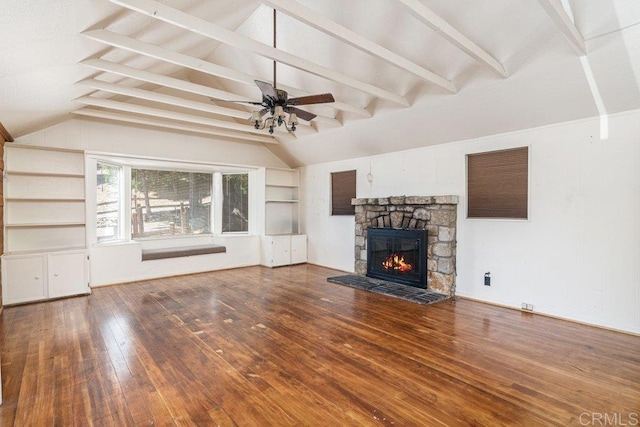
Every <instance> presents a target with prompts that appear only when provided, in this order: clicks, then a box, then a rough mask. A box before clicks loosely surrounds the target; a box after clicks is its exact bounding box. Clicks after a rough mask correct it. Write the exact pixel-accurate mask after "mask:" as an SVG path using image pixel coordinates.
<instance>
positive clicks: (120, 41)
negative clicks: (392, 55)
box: [82, 30, 368, 126]
mask: <svg viewBox="0 0 640 427" xmlns="http://www.w3.org/2000/svg"><path fill="white" fill-rule="evenodd" d="M82 34H83V35H84V36H86V37H89V38H91V39H92V40H95V41H98V42H100V43H104V44H106V45H109V46H113V47H117V48H120V49H125V50H128V51H130V52H134V53H138V54H140V55H144V56H148V57H150V58H154V59H158V60H160V61H165V62H169V63H171V64H175V65H179V66H182V67H186V68H190V69H192V70H196V71H200V72H203V73H206V74H210V75H212V76H217V77H222V78H225V79H229V80H233V81H237V82H241V83H245V84H248V85H251V86H253V87H256V85H255V83H254V80H260V79H259V78H256V77H253V76H251V75H249V74H246V73H243V72H239V71H235V70H232V69H230V68H227V67H223V66H221V65H217V64H214V63H212V62H207V61H204V60H202V59H199V58H194V57H192V56H188V55H185V54H182V53H178V52H173V51H171V50H168V49H164V48H161V47H158V46H155V45H152V44H149V43H145V42H141V41H139V40H136V39H132V38H130V37H127V36H123V35H121V34H117V33H113V32H111V31H108V30H92V31H85V32H84V33H82ZM281 88H283V87H282V86H281ZM285 90H286V89H285ZM233 96H234V98H235V99H237V98H238V96H237V95H235V94H234V95H233ZM333 105H334V104H332V106H333ZM364 111H365V113H368V112H367V111H366V110H364ZM316 120H318V121H324V122H325V123H327V124H330V125H331V126H342V123H340V122H339V121H338V120H336V119H334V118H333V117H326V116H318V118H317V119H316Z"/></svg>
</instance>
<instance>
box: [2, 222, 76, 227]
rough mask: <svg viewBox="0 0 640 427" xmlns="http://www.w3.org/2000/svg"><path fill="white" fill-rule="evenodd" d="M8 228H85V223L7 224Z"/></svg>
mask: <svg viewBox="0 0 640 427" xmlns="http://www.w3.org/2000/svg"><path fill="white" fill-rule="evenodd" d="M4 226H5V227H7V228H47V227H84V226H85V223H84V222H58V223H56V222H46V223H45V222H34V223H24V224H5V225H4Z"/></svg>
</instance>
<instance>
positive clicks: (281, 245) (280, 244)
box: [260, 234, 307, 267]
mask: <svg viewBox="0 0 640 427" xmlns="http://www.w3.org/2000/svg"><path fill="white" fill-rule="evenodd" d="M261 248H262V251H261V257H260V259H261V264H262V265H265V266H267V267H280V266H283V265H291V264H301V263H304V262H307V236H306V235H304V234H296V235H288V236H263V237H262V242H261Z"/></svg>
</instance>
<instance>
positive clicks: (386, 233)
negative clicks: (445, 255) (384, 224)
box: [367, 228, 428, 289]
mask: <svg viewBox="0 0 640 427" xmlns="http://www.w3.org/2000/svg"><path fill="white" fill-rule="evenodd" d="M376 237H378V238H381V237H382V238H386V239H392V244H391V246H392V252H397V250H396V247H397V245H398V242H397V240H398V239H415V240H416V246H417V249H418V272H419V275H418V279H417V280H416V279H414V278H411V277H403V276H402V275H401V274H393V273H381V274H379V273H377V272H375V271H374V269H373V268H372V265H371V264H372V262H373V259H374V256H373V254H372V252H373V245H371V244H370V243H371V239H372V238H376ZM427 243H428V241H427V230H425V229H404V228H400V229H396V228H367V277H373V278H376V279H382V280H388V281H390V282H397V283H402V284H404V285H409V286H415V287H417V288H424V289H426V288H427Z"/></svg>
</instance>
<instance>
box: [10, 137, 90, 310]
mask: <svg viewBox="0 0 640 427" xmlns="http://www.w3.org/2000/svg"><path fill="white" fill-rule="evenodd" d="M85 212H86V210H85V174H84V153H83V152H82V151H79V150H67V149H55V148H47V147H34V146H28V145H20V144H5V173H4V213H5V215H4V222H5V224H4V239H5V241H4V248H5V253H4V255H3V256H2V275H3V299H4V301H3V303H4V304H14V303H20V302H27V301H34V300H40V299H46V298H54V297H60V296H66V295H75V294H83V293H89V287H88V280H87V279H88V268H87V266H86V264H87V259H86V250H85V248H86V243H85V240H86V237H85V234H86V218H85V215H86V213H85ZM63 279H64V281H63Z"/></svg>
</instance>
